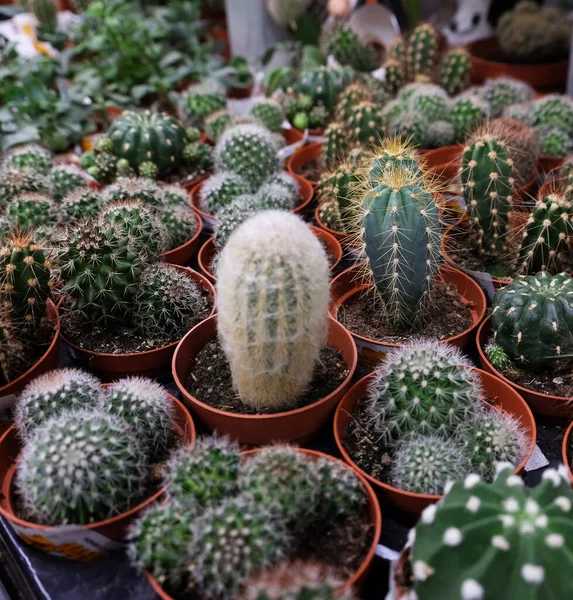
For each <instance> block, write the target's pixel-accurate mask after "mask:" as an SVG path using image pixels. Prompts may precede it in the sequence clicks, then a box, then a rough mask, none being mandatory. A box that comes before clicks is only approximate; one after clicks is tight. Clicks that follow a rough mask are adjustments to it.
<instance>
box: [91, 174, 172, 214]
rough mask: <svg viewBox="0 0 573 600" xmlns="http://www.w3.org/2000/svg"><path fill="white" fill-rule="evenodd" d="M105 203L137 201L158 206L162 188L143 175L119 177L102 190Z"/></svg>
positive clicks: (161, 198) (161, 197)
mask: <svg viewBox="0 0 573 600" xmlns="http://www.w3.org/2000/svg"><path fill="white" fill-rule="evenodd" d="M103 194H104V198H105V201H106V203H110V202H130V201H138V202H141V203H142V204H145V205H147V206H151V207H153V208H158V207H160V206H161V204H162V201H163V190H162V188H160V187H159V186H158V185H157V184H156V183H155V182H153V181H149V179H147V178H145V177H120V178H119V179H117V181H116V182H115V183H113V184H112V185H109V186H107V187H106V188H105V191H104V192H103Z"/></svg>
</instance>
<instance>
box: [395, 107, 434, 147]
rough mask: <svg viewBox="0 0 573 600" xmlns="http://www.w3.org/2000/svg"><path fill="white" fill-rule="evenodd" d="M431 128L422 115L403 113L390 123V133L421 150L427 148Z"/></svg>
mask: <svg viewBox="0 0 573 600" xmlns="http://www.w3.org/2000/svg"><path fill="white" fill-rule="evenodd" d="M429 127H430V124H429V123H428V121H427V120H426V119H425V118H424V117H423V116H422V115H419V114H416V113H410V112H402V113H401V114H400V115H399V116H397V117H396V118H394V119H393V120H392V121H391V122H390V123H389V125H388V133H389V134H390V135H393V136H396V137H399V138H401V139H402V140H404V141H411V142H412V143H413V144H414V145H415V146H418V147H420V148H426V147H427V146H428V130H429Z"/></svg>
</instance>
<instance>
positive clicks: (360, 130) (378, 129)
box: [348, 100, 384, 144]
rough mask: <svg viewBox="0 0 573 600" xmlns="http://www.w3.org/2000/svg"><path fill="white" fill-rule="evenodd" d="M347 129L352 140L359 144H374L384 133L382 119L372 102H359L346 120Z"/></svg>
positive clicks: (377, 108) (380, 113) (376, 106)
mask: <svg viewBox="0 0 573 600" xmlns="http://www.w3.org/2000/svg"><path fill="white" fill-rule="evenodd" d="M348 128H349V129H350V135H351V136H352V138H353V139H354V140H356V141H357V142H360V143H361V144H374V143H376V142H377V141H378V140H379V139H380V138H381V137H382V135H383V133H384V118H383V116H382V111H381V110H380V108H379V106H378V105H377V104H376V103H374V102H369V101H368V100H363V101H362V102H359V103H358V104H357V105H356V106H355V107H354V110H353V111H352V113H351V115H350V117H349V118H348Z"/></svg>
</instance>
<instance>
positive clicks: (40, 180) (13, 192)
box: [0, 168, 53, 210]
mask: <svg viewBox="0 0 573 600" xmlns="http://www.w3.org/2000/svg"><path fill="white" fill-rule="evenodd" d="M28 193H30V194H40V195H44V196H48V197H50V196H51V195H52V193H53V188H52V182H51V180H50V179H49V178H48V177H46V176H45V175H43V174H42V173H39V172H36V171H32V170H31V169H28V168H26V169H16V168H7V169H2V170H1V171H0V209H2V210H3V209H5V208H6V206H7V205H8V204H9V203H10V202H11V201H12V200H14V198H17V197H18V196H21V195H22V194H28Z"/></svg>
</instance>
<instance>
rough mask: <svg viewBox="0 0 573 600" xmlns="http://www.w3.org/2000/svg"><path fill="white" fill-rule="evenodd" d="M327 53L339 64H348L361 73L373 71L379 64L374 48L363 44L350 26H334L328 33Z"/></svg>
mask: <svg viewBox="0 0 573 600" xmlns="http://www.w3.org/2000/svg"><path fill="white" fill-rule="evenodd" d="M328 42H329V43H328V48H327V54H331V55H332V56H334V58H335V59H336V60H337V61H338V62H339V63H340V64H341V65H348V66H350V67H352V68H353V69H355V70H356V71H360V72H363V73H369V72H370V71H374V69H376V68H377V67H378V66H379V62H378V55H377V53H376V51H375V50H374V48H372V47H370V46H368V45H367V44H364V43H362V42H361V41H360V38H359V37H358V35H357V34H356V32H355V31H353V30H352V29H351V28H350V27H345V26H344V25H338V26H336V27H335V28H334V29H333V30H332V31H330V32H329V35H328Z"/></svg>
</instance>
